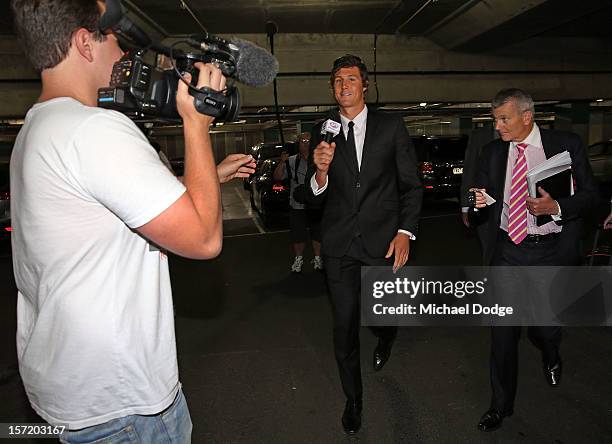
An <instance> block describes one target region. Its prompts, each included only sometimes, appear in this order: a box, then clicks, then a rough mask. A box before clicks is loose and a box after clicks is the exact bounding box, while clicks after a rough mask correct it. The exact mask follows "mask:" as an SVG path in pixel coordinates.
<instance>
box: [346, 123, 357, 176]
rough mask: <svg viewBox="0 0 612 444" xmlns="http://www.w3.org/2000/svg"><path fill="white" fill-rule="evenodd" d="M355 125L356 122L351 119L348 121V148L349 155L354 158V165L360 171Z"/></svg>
mask: <svg viewBox="0 0 612 444" xmlns="http://www.w3.org/2000/svg"><path fill="white" fill-rule="evenodd" d="M354 126H355V122H353V121H350V122H349V123H348V127H349V130H348V134H347V136H346V149H347V150H348V153H349V157H350V158H351V159H353V160H354V165H353V166H354V167H355V169H356V170H357V171H359V164H358V163H357V146H356V145H355V132H354V131H353V127H354Z"/></svg>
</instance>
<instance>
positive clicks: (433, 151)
mask: <svg viewBox="0 0 612 444" xmlns="http://www.w3.org/2000/svg"><path fill="white" fill-rule="evenodd" d="M467 142H468V137H467V136H421V137H413V138H412V143H413V144H414V148H415V151H416V155H417V162H418V173H419V177H420V178H421V181H422V182H423V187H424V188H425V195H426V196H434V197H449V196H452V197H454V196H459V192H460V188H461V178H462V176H463V159H464V158H465V149H466V148H467Z"/></svg>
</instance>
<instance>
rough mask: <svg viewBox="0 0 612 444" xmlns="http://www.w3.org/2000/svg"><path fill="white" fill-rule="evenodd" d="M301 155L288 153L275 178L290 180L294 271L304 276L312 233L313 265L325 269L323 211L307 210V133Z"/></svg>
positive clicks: (300, 140) (302, 139)
mask: <svg viewBox="0 0 612 444" xmlns="http://www.w3.org/2000/svg"><path fill="white" fill-rule="evenodd" d="M298 147H299V148H298V153H297V154H294V155H293V156H289V155H288V154H287V152H286V151H284V152H283V153H282V154H281V159H280V162H279V163H278V165H277V166H276V168H275V169H274V179H275V180H284V179H287V178H288V179H289V184H290V185H289V206H290V207H291V209H290V213H289V225H290V230H291V241H292V242H293V252H294V253H295V257H294V259H293V264H292V265H291V272H293V273H300V272H301V271H302V267H303V265H304V249H305V247H306V240H307V239H308V232H310V241H311V242H312V251H313V253H314V258H313V260H312V265H313V268H314V269H315V270H318V271H321V270H323V260H322V259H321V229H320V225H321V211H320V210H319V209H318V208H307V207H306V205H305V201H306V188H305V185H304V183H305V177H306V171H307V170H308V155H309V153H310V133H308V132H304V133H302V134H300V135H299V137H298Z"/></svg>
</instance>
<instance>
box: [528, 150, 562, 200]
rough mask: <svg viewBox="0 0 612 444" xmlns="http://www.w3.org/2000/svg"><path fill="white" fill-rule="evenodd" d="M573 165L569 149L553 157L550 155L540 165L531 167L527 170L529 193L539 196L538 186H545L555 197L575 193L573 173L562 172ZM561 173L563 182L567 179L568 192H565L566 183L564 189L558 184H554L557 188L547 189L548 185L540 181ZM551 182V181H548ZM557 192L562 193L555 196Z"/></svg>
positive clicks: (532, 195)
mask: <svg viewBox="0 0 612 444" xmlns="http://www.w3.org/2000/svg"><path fill="white" fill-rule="evenodd" d="M571 167H572V158H571V157H570V154H569V153H568V152H567V151H563V152H561V153H559V154H556V155H554V156H552V157H550V158H549V159H546V160H545V161H544V162H542V163H541V164H539V165H538V166H536V167H534V168H532V169H530V170H529V171H527V187H528V188H529V195H530V196H531V197H538V195H537V189H538V186H542V188H544V190H545V191H547V192H548V193H550V194H551V195H552V197H553V199H555V198H558V197H564V196H565V195H568V196H569V195H573V194H574V190H573V188H574V187H573V183H572V178H571V174H569V173H566V174H562V175H561V174H560V173H563V172H564V171H567V170H569V169H570V168H571ZM558 174H559V177H558V178H559V179H561V177H563V182H565V180H567V192H565V190H563V189H565V184H564V185H563V187H562V188H563V189H559V187H558V185H557V184H555V185H557V186H554V187H553V188H556V189H548V190H547V189H546V186H543V185H544V184H543V183H540V182H542V181H544V180H545V179H548V178H549V177H552V176H556V175H558ZM566 177H567V179H566ZM547 182H550V181H547ZM555 194H560V195H557V196H555Z"/></svg>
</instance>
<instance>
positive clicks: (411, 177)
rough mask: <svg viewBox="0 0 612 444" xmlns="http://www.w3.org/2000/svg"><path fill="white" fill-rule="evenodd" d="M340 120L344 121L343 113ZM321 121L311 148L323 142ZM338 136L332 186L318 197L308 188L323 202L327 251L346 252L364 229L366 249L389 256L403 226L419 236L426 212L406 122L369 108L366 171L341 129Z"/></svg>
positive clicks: (333, 253)
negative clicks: (389, 249)
mask: <svg viewBox="0 0 612 444" xmlns="http://www.w3.org/2000/svg"><path fill="white" fill-rule="evenodd" d="M335 120H337V121H338V122H339V121H340V117H339V116H337V118H336V119H335ZM322 124H323V122H320V123H318V124H317V125H315V127H314V128H313V130H312V137H311V142H310V146H311V150H313V149H314V148H315V147H316V146H317V145H318V144H319V142H320V141H321V134H320V133H321V126H322ZM333 141H334V142H335V143H336V150H335V153H334V158H333V160H332V163H331V165H330V168H329V172H328V176H327V177H328V185H327V189H326V190H325V192H324V193H322V194H321V195H319V196H314V195H313V193H312V189H311V188H310V187H307V188H308V190H309V200H310V202H311V203H314V204H318V205H321V206H322V207H323V218H322V220H321V235H322V239H321V244H322V245H321V247H322V251H323V254H324V255H326V256H333V257H340V256H343V255H345V254H346V252H347V250H348V248H349V246H350V244H351V241H352V239H353V237H354V236H355V234H356V233H360V234H361V238H362V241H363V245H364V247H365V249H366V251H367V253H368V254H369V255H370V256H372V257H384V255H385V254H386V253H387V249H388V248H389V243H390V242H391V240H392V239H393V238H394V237H395V235H396V234H397V230H398V229H404V230H408V231H410V232H412V233H413V234H415V235H416V232H417V228H418V219H419V214H420V211H421V201H422V197H423V187H422V185H421V182H420V180H419V178H418V177H417V165H416V157H415V153H414V147H413V146H412V141H411V140H410V137H409V136H408V131H407V130H406V126H405V124H404V121H403V120H402V119H401V118H400V117H398V116H394V115H391V114H383V113H380V112H377V111H375V110H373V109H371V108H368V118H367V126H366V136H365V142H364V146H363V155H362V161H361V171H358V168H357V157H356V154H355V152H354V150H349V149H347V146H346V140H345V138H344V135H343V134H342V131H341V132H340V134H339V135H338V136H336V137H335V138H334V140H333ZM349 151H353V152H349ZM312 158H313V156H312V154H311V156H310V157H309V159H310V169H309V173H308V176H307V178H308V180H310V178H311V177H312V175H313V174H314V172H315V167H314V165H313V164H312Z"/></svg>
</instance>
